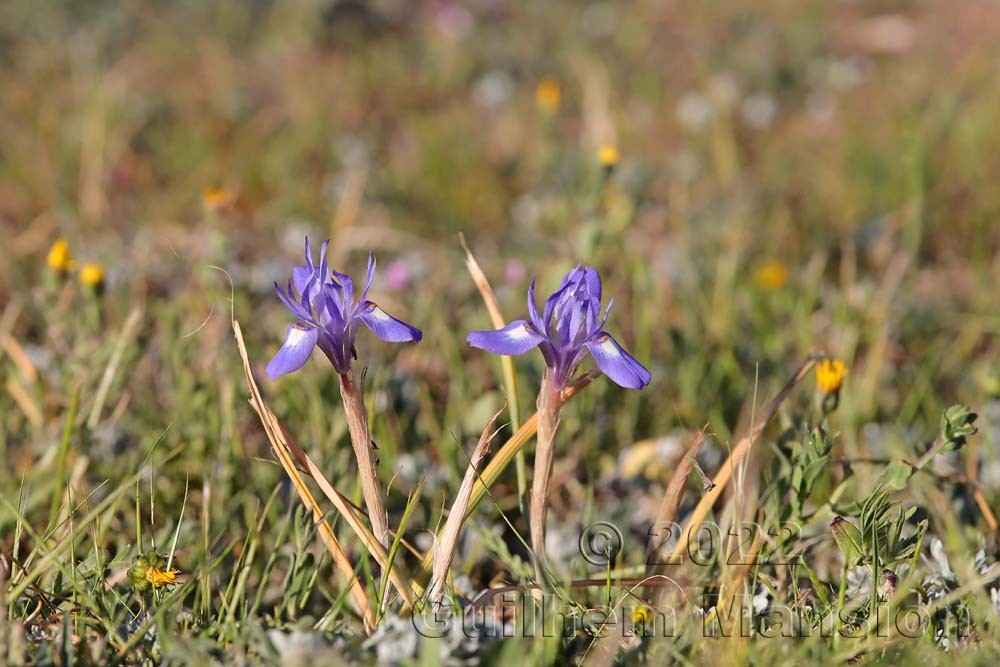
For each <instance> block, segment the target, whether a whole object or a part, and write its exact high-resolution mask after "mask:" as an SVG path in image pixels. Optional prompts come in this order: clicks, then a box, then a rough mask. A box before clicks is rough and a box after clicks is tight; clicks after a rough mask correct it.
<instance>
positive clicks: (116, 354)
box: [87, 308, 142, 429]
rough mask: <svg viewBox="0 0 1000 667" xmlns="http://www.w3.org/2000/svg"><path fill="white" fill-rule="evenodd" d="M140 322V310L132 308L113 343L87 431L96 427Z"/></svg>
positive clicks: (88, 421)
mask: <svg viewBox="0 0 1000 667" xmlns="http://www.w3.org/2000/svg"><path fill="white" fill-rule="evenodd" d="M141 322H142V309H141V308H133V309H132V311H131V312H130V313H129V314H128V319H126V320H125V325H124V326H123V327H122V331H121V333H120V334H119V335H118V340H116V341H115V349H114V351H113V352H112V353H111V359H110V360H109V361H108V366H107V368H105V369H104V375H103V376H102V377H101V383H100V384H99V385H98V386H97V393H96V395H95V397H94V406H93V407H92V408H91V410H90V416H89V417H88V418H87V428H89V429H94V428H95V427H96V426H97V422H98V421H99V420H100V419H101V410H102V409H103V408H104V402H105V401H106V400H107V398H108V392H109V391H110V390H111V382H112V381H113V380H114V379H115V373H117V372H118V366H119V365H120V364H121V362H122V356H124V354H125V348H126V347H128V343H129V341H130V340H132V338H133V337H134V336H135V334H136V332H137V331H138V329H139V324H140V323H141Z"/></svg>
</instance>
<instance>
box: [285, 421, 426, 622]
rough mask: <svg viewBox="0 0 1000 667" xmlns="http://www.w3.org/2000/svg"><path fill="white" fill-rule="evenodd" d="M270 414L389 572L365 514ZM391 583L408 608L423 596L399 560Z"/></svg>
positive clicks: (297, 456)
mask: <svg viewBox="0 0 1000 667" xmlns="http://www.w3.org/2000/svg"><path fill="white" fill-rule="evenodd" d="M267 411H268V413H269V414H270V415H271V418H273V419H274V420H275V422H276V423H278V425H279V426H280V427H281V434H282V438H283V444H284V445H286V446H287V447H288V449H289V451H291V453H292V455H293V456H294V457H295V459H296V460H297V461H298V462H299V465H300V466H301V467H302V468H303V469H304V470H305V471H306V473H308V475H309V476H310V477H312V478H313V480H314V481H315V482H316V485H317V486H318V487H319V490H320V491H322V492H323V495H324V496H326V497H327V500H329V501H330V502H331V503H333V506H334V507H335V508H336V509H337V511H338V512H340V514H341V516H343V517H344V520H345V521H346V522H347V525H348V526H349V527H350V528H351V530H353V531H354V534H355V535H356V536H357V537H358V539H359V540H361V543H362V544H363V545H364V547H365V549H367V550H368V553H370V554H371V555H372V557H373V558H374V559H375V562H376V563H378V564H379V566H380V567H381V568H382V569H383V570H385V569H386V568H388V563H389V553H388V552H387V551H386V549H385V547H383V546H382V544H381V543H379V541H378V540H377V539H375V535H374V534H373V533H372V531H371V530H369V529H368V526H366V525H365V523H364V521H362V520H361V519H360V518H359V517H361V516H364V513H363V512H362V511H361V510H360V509H358V508H356V507H355V506H354V504H353V503H352V502H351V501H350V500H348V499H347V498H346V497H345V496H344V494H342V493H341V492H340V491H338V490H337V489H336V487H334V486H333V484H331V483H330V481H329V480H328V479H327V478H326V476H325V475H323V471H321V470H320V469H319V466H317V465H316V464H315V463H314V462H313V460H312V459H311V458H309V455H308V454H306V452H305V450H303V449H302V447H301V446H299V444H298V443H297V442H296V441H295V439H294V438H293V437H292V436H291V435H290V434H289V433H288V431H287V430H286V429H285V427H284V426H282V425H281V423H280V422H278V421H277V417H275V416H274V413H273V412H271V410H270V408H267ZM389 581H390V582H392V585H393V586H395V587H396V589H397V590H398V591H399V594H400V595H401V596H402V597H403V602H404V603H406V607H407V608H408V609H411V608H412V607H413V600H414V597H415V596H419V595H420V594H421V593H422V592H423V591H422V589H420V588H419V587H418V590H417V591H415V592H414V591H413V590H412V588H411V586H410V585H409V584H407V580H406V578H404V576H403V574H402V573H401V566H400V564H399V560H398V559H397V560H396V561H395V562H393V566H392V568H391V569H389Z"/></svg>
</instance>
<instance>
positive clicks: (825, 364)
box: [816, 359, 847, 394]
mask: <svg viewBox="0 0 1000 667" xmlns="http://www.w3.org/2000/svg"><path fill="white" fill-rule="evenodd" d="M846 375H847V366H845V365H844V362H843V361H841V360H840V359H824V360H823V361H821V362H819V363H818V364H816V386H817V387H819V389H820V391H822V392H823V393H824V394H835V393H837V392H838V391H840V385H841V384H843V382H844V377H845V376H846Z"/></svg>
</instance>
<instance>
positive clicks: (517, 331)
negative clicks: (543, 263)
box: [468, 266, 651, 391]
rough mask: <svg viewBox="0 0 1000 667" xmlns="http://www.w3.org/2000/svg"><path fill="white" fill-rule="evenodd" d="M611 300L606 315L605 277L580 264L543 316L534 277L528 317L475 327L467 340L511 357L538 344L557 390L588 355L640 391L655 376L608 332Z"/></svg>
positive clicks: (618, 380)
mask: <svg viewBox="0 0 1000 667" xmlns="http://www.w3.org/2000/svg"><path fill="white" fill-rule="evenodd" d="M612 303H614V299H612V300H611V301H610V302H609V303H608V307H607V309H605V311H604V316H603V317H602V316H601V276H600V274H598V273H597V270H596V269H594V268H592V267H589V266H584V267H579V266H577V267H576V268H575V269H573V270H572V271H570V272H569V273H567V274H566V275H565V276H564V277H563V280H562V285H560V287H559V289H558V290H556V292H555V294H553V295H552V296H550V297H549V299H548V301H546V302H545V309H544V311H543V312H542V313H541V314H539V312H538V306H537V304H536V303H535V281H531V286H530V287H528V315H529V320H517V321H514V322H511V323H510V324H508V325H507V326H505V327H504V328H503V329H497V330H495V331H473V332H472V333H470V334H469V336H468V341H469V344H470V345H472V346H473V347H478V348H480V349H483V350H486V351H487V352H492V353H494V354H503V355H507V356H514V355H519V354H524V353H525V352H527V351H529V350H533V349H534V348H536V347H537V348H539V349H540V350H541V352H542V356H543V357H545V365H546V366H547V367H548V369H549V375H550V379H551V382H552V388H553V389H555V390H556V391H559V390H561V389H562V388H563V387H565V386H566V385H567V384H568V383H569V381H570V380H571V378H572V375H573V373H574V371H576V369H577V367H578V366H579V365H580V362H582V361H583V358H584V357H585V356H586V355H587V354H588V353H589V354H590V356H592V357H593V358H594V361H595V362H596V363H597V367H598V368H600V369H601V371H602V372H603V373H604V374H605V375H607V376H608V377H609V378H611V379H612V380H613V381H614V382H616V383H617V384H619V385H621V386H622V387H626V388H628V389H642V388H643V387H645V386H646V385H647V384H649V381H650V379H651V375H650V373H649V371H648V370H646V368H645V367H644V366H643V365H642V364H640V363H639V362H638V361H636V359H635V358H634V357H632V355H630V354H629V353H628V352H626V351H625V350H624V349H623V348H622V346H621V345H619V344H618V342H617V341H616V340H615V339H614V338H612V336H611V334H609V333H608V332H607V331H605V330H604V324H605V322H607V319H608V313H609V312H610V310H611V304H612Z"/></svg>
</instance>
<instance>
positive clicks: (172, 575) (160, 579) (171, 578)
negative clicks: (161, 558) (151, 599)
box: [146, 567, 180, 588]
mask: <svg viewBox="0 0 1000 667" xmlns="http://www.w3.org/2000/svg"><path fill="white" fill-rule="evenodd" d="M178 574H180V570H161V569H160V568H158V567H150V568H149V569H148V570H146V581H148V582H149V583H151V584H153V588H160V587H161V586H172V585H174V584H176V583H177V575H178Z"/></svg>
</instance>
